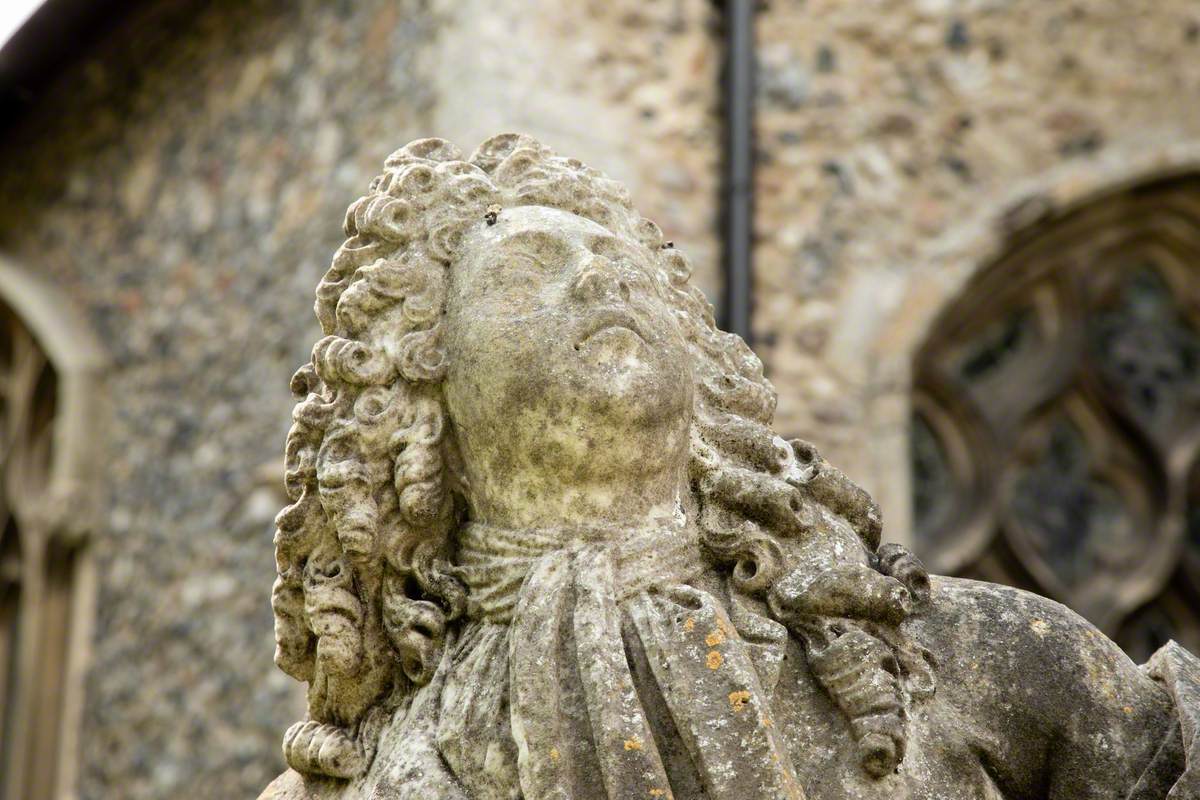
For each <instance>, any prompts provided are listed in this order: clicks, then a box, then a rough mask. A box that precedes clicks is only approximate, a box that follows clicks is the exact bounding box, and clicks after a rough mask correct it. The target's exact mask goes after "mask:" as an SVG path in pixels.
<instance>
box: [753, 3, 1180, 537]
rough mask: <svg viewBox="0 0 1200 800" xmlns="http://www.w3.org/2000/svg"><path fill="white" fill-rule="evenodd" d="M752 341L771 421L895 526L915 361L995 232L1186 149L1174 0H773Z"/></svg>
mask: <svg viewBox="0 0 1200 800" xmlns="http://www.w3.org/2000/svg"><path fill="white" fill-rule="evenodd" d="M758 39H759V59H760V62H759V63H760V74H759V96H758V116H757V119H756V122H757V125H758V131H757V133H758V137H759V139H758V145H759V171H758V178H757V180H758V184H757V192H756V201H757V220H756V222H757V236H758V246H757V249H756V252H755V257H756V285H755V304H756V305H755V315H754V318H753V319H754V326H755V333H756V336H757V340H756V345H755V347H756V350H757V351H758V352H759V354H760V355H761V356H762V357H763V359H764V361H765V363H766V366H767V371H768V374H769V375H770V376H771V378H772V380H773V381H774V382H775V385H776V387H777V388H778V389H779V392H780V402H779V411H778V416H777V420H778V427H779V428H780V430H781V431H782V432H784V433H785V434H792V435H800V436H804V437H806V438H809V439H811V440H813V441H814V442H816V443H817V444H818V445H819V446H820V447H821V448H822V450H823V451H824V452H825V454H826V455H827V456H828V457H829V458H830V460H831V461H833V462H834V463H838V464H840V465H841V466H842V467H843V468H844V469H845V470H846V472H847V473H848V474H850V475H851V476H853V477H854V478H855V479H856V480H858V481H860V482H862V483H863V484H864V485H865V486H866V488H868V490H870V491H871V492H872V493H873V494H874V495H875V496H876V497H877V499H878V500H879V501H880V503H881V505H882V506H883V511H884V518H885V521H886V524H885V528H886V530H887V531H888V534H887V535H888V536H889V537H890V538H893V539H899V540H901V541H904V540H905V539H906V538H907V537H908V535H909V527H910V525H909V518H910V509H909V506H910V502H909V490H910V489H909V478H908V464H909V452H908V425H909V416H910V409H909V401H908V397H909V379H910V376H909V370H910V365H911V363H912V358H913V356H914V354H915V353H916V351H917V350H918V348H919V347H920V345H921V341H922V337H923V336H924V334H925V331H926V330H927V329H928V327H929V325H930V323H931V321H932V320H933V319H934V317H935V316H936V315H937V313H938V312H939V311H940V310H941V309H942V308H943V307H944V306H945V304H946V303H948V302H950V301H951V300H952V299H953V298H954V297H955V296H956V294H957V292H958V291H959V290H960V289H961V287H962V286H963V284H964V282H965V281H966V280H967V279H968V278H969V277H970V275H972V274H973V273H974V272H975V271H976V270H977V269H979V268H981V267H983V266H985V265H986V264H987V263H988V261H989V260H990V259H991V258H993V257H995V256H996V255H997V254H998V253H999V251H1000V250H1001V249H1002V247H1003V244H1004V242H1005V240H1006V238H1007V232H1008V231H1011V230H1015V229H1018V228H1021V227H1023V226H1025V225H1028V224H1029V223H1032V222H1035V221H1036V220H1037V219H1038V218H1040V216H1042V215H1043V214H1045V213H1047V212H1048V211H1049V210H1051V209H1057V208H1061V207H1064V206H1065V205H1069V204H1071V203H1074V202H1077V201H1081V200H1083V199H1086V198H1087V197H1088V196H1090V195H1092V194H1095V193H1099V192H1102V191H1104V190H1105V189H1108V188H1113V187H1116V186H1120V185H1123V184H1125V183H1127V182H1130V181H1136V180H1138V179H1143V178H1148V177H1151V176H1154V175H1158V174H1161V173H1164V172H1170V171H1177V170H1183V169H1187V168H1189V167H1191V166H1195V165H1197V164H1198V163H1200V162H1198V161H1197V155H1198V154H1200V148H1198V147H1197V145H1198V144H1200V103H1196V102H1192V100H1194V98H1196V97H1197V96H1198V95H1200V58H1198V56H1200V14H1197V11H1196V8H1195V5H1194V4H1193V3H1189V2H1187V1H1186V0H1160V1H1159V2H1154V3H1126V2H1121V0H1088V2H1061V3H1047V2H1040V1H1039V0H960V1H959V2H954V1H953V0H878V1H877V2H869V3H842V2H836V0H808V2H797V0H780V2H775V3H771V4H770V7H769V8H767V9H766V10H765V11H763V12H762V13H761V14H760V16H759V18H758Z"/></svg>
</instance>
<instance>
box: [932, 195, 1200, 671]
mask: <svg viewBox="0 0 1200 800" xmlns="http://www.w3.org/2000/svg"><path fill="white" fill-rule="evenodd" d="M913 400H914V402H913V411H914V417H913V424H912V435H911V447H912V453H911V458H912V469H913V489H914V494H913V509H914V531H915V537H916V544H917V549H918V551H920V552H921V554H922V555H923V556H924V557H925V558H926V560H927V562H928V563H929V564H930V566H931V567H932V568H933V569H935V570H936V571H939V572H944V573H949V574H957V575H962V576H966V577H972V578H979V579H983V580H991V581H997V582H1000V583H1007V584H1011V585H1014V586H1019V587H1022V588H1025V589H1030V590H1032V591H1035V592H1038V593H1040V594H1044V595H1047V596H1049V597H1053V598H1055V599H1057V600H1060V601H1061V602H1063V603H1066V604H1067V605H1069V606H1071V607H1073V608H1074V609H1075V610H1076V611H1078V612H1080V613H1081V614H1083V615H1084V616H1085V617H1087V618H1089V619H1090V620H1091V621H1092V622H1094V623H1095V624H1096V625H1097V626H1099V627H1100V628H1101V629H1103V630H1104V631H1105V632H1106V633H1108V634H1109V635H1110V636H1112V637H1114V638H1115V639H1116V640H1117V641H1118V642H1119V643H1120V644H1121V645H1122V646H1123V647H1124V648H1125V649H1126V651H1127V652H1129V654H1130V655H1131V656H1133V657H1134V658H1135V659H1144V658H1146V657H1147V656H1149V655H1150V654H1151V653H1152V652H1153V651H1154V650H1155V649H1156V648H1157V647H1158V646H1159V645H1161V644H1163V643H1164V642H1165V641H1166V639H1168V638H1175V639H1177V640H1179V641H1180V642H1181V643H1183V644H1184V645H1186V646H1187V647H1188V648H1190V649H1192V650H1193V651H1196V650H1200V180H1198V179H1183V178H1179V179H1174V180H1170V181H1164V182H1160V183H1156V184H1153V185H1146V186H1142V187H1138V188H1136V189H1132V190H1129V191H1126V192H1123V193H1121V194H1119V195H1116V196H1113V197H1109V198H1106V199H1103V200H1099V201H1096V202H1094V203H1092V204H1090V205H1089V206H1087V207H1084V208H1081V209H1077V210H1074V211H1071V212H1069V213H1066V214H1063V215H1061V216H1060V217H1058V218H1056V219H1051V220H1047V221H1044V222H1043V223H1041V224H1040V225H1039V226H1037V227H1036V228H1035V229H1032V230H1029V231H1025V232H1023V233H1021V234H1019V235H1017V236H1015V237H1014V241H1013V242H1012V244H1011V246H1010V248H1009V251H1008V253H1007V254H1006V255H1004V256H1003V257H1002V258H1000V259H998V260H997V261H996V262H995V263H994V264H992V265H991V266H990V267H989V268H988V269H985V270H984V271H983V272H982V273H981V274H980V275H979V276H977V278H976V279H975V280H974V281H973V282H972V284H971V285H970V286H969V287H968V288H967V290H966V291H965V292H964V294H963V295H962V297H961V298H959V299H958V300H957V301H956V302H955V303H954V304H952V306H951V307H950V308H949V309H947V310H946V312H945V313H943V314H942V316H941V317H940V318H939V320H938V321H937V322H936V324H935V325H934V327H933V329H932V331H931V333H930V336H929V338H928V339H927V340H926V343H925V344H924V346H923V348H922V350H921V352H920V353H919V355H918V357H917V361H916V365H915V372H914V398H913Z"/></svg>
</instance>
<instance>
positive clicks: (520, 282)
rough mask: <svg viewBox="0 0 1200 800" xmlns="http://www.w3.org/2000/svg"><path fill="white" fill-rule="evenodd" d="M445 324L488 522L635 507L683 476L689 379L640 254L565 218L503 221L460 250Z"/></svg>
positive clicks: (463, 428) (679, 343) (473, 235)
mask: <svg viewBox="0 0 1200 800" xmlns="http://www.w3.org/2000/svg"><path fill="white" fill-rule="evenodd" d="M446 321H447V331H448V336H447V350H448V356H449V361H450V370H449V373H448V375H447V378H446V382H445V384H444V390H445V394H446V401H447V404H448V407H449V409H450V417H451V419H452V422H453V426H454V431H455V434H456V437H457V441H458V444H459V448H460V451H461V453H462V456H463V460H464V462H465V471H466V474H467V478H468V482H469V484H470V487H471V492H470V494H472V498H473V503H474V504H475V505H476V506H478V507H477V508H476V509H475V511H476V512H477V514H479V515H480V516H481V517H483V518H488V517H495V516H497V515H499V516H511V515H510V514H505V513H503V512H502V511H501V507H502V506H512V505H513V504H514V503H515V504H516V505H518V506H520V505H526V506H530V505H539V504H540V505H541V506H543V507H546V506H547V504H548V505H549V506H553V505H554V504H555V503H556V502H560V501H561V503H562V504H565V505H564V508H562V509H559V510H570V508H572V507H575V508H576V510H578V511H579V512H580V513H583V512H585V511H592V512H594V511H595V510H597V509H598V508H599V509H601V510H603V508H604V507H605V505H606V503H607V504H612V503H615V502H616V501H617V500H618V499H619V500H620V501H621V502H622V503H623V504H626V505H630V504H632V505H637V500H638V499H639V493H644V492H654V491H656V490H657V489H661V488H662V487H661V486H658V485H657V484H656V480H657V479H658V478H659V477H662V478H663V480H667V479H669V480H671V481H675V480H676V479H677V478H678V474H679V470H680V469H682V465H683V463H684V458H685V455H686V448H687V431H688V427H689V425H690V421H691V407H692V376H691V370H690V364H689V357H688V354H687V350H686V347H685V345H684V343H683V340H682V338H681V336H680V334H679V331H678V329H677V328H676V325H675V322H674V318H673V316H672V311H671V309H670V307H669V305H668V304H667V301H666V299H665V298H664V297H663V294H662V290H661V287H660V285H659V283H658V279H657V275H656V271H655V267H654V265H653V263H652V254H651V253H649V252H647V250H646V249H645V248H644V247H643V246H641V245H639V244H637V243H636V242H633V241H629V240H626V239H622V238H620V237H617V236H615V235H613V233H612V232H610V231H608V230H606V229H605V228H603V227H601V226H600V225H598V224H596V223H594V222H592V221H590V220H587V219H584V218H583V217H579V216H576V215H574V214H570V213H567V212H564V211H559V210H556V209H552V208H546V207H542V206H523V207H518V208H514V209H508V210H505V211H504V212H502V213H501V214H500V216H499V218H498V220H497V221H496V222H495V224H493V225H486V224H485V223H484V221H483V220H480V222H479V224H478V225H477V226H475V227H473V228H472V229H471V230H470V231H468V233H467V235H466V237H465V238H464V241H463V247H462V256H461V258H460V259H459V260H458V262H456V263H455V264H454V266H453V268H452V276H451V287H450V293H449V296H448V301H447V320H446ZM561 490H565V491H566V495H569V496H562V497H556V495H560V494H561ZM606 492H607V493H609V494H610V495H611V496H608V497H606V496H605V493H606ZM618 495H619V497H618ZM647 498H648V495H647ZM648 504H649V505H650V506H653V505H654V501H653V500H648ZM546 510H547V511H548V512H549V511H551V509H546ZM496 521H500V520H496ZM508 521H510V522H518V521H520V522H523V523H525V524H533V523H536V522H537V521H538V520H536V519H533V518H530V517H525V518H522V519H519V520H518V519H509V520H508Z"/></svg>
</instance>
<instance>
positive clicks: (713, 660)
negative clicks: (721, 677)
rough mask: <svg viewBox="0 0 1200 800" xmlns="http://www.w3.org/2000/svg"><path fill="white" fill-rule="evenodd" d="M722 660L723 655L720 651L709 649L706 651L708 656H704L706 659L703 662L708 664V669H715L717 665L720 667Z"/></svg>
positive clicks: (723, 659) (723, 660)
mask: <svg viewBox="0 0 1200 800" xmlns="http://www.w3.org/2000/svg"><path fill="white" fill-rule="evenodd" d="M724 662H725V658H724V656H722V655H721V654H720V653H718V652H717V651H716V650H709V651H708V658H706V659H705V660H704V663H705V664H707V665H708V668H709V669H717V668H718V667H720V666H721V664H723V663H724Z"/></svg>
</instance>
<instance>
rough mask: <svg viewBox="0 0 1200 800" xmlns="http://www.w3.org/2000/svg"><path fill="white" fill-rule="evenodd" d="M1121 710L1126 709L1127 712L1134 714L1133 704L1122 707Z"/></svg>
mask: <svg viewBox="0 0 1200 800" xmlns="http://www.w3.org/2000/svg"><path fill="white" fill-rule="evenodd" d="M1121 710H1122V711H1124V712H1125V713H1126V714H1132V713H1133V706H1125V707H1124V708H1122V709H1121Z"/></svg>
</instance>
